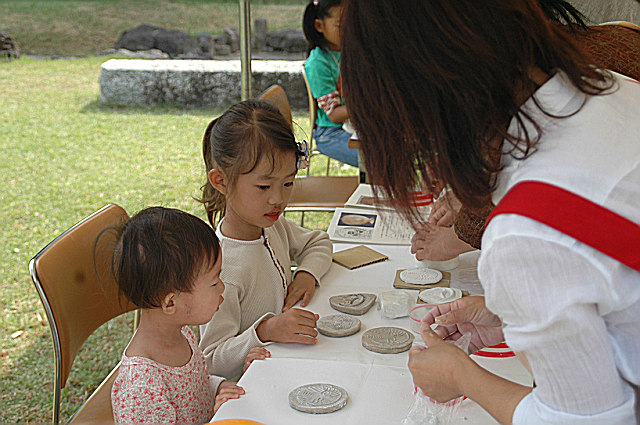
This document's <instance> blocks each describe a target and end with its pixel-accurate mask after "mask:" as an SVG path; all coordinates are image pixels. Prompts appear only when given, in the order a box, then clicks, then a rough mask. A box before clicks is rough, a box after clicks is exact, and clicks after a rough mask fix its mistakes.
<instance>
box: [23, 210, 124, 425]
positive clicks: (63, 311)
mask: <svg viewBox="0 0 640 425" xmlns="http://www.w3.org/2000/svg"><path fill="white" fill-rule="evenodd" d="M127 218H128V215H127V213H126V211H125V210H124V209H123V208H122V207H120V206H118V205H114V204H110V205H107V206H105V207H103V208H102V209H100V210H99V211H97V212H95V213H93V214H91V215H90V216H89V217H87V218H85V219H84V220H82V221H80V222H79V223H77V224H75V225H74V226H73V227H71V228H70V229H68V230H67V231H65V232H64V233H63V234H61V235H60V236H58V237H57V238H56V239H54V240H53V241H52V242H51V243H49V244H48V245H47V246H46V247H44V248H43V249H42V250H41V251H40V252H39V253H38V254H36V255H35V256H34V257H33V258H32V259H31V261H30V262H29V272H30V273H31V278H32V279H33V283H34V285H35V287H36V290H37V291H38V294H39V295H40V300H41V301H42V304H43V306H44V309H45V311H46V313H47V318H48V320H49V326H50V327H51V334H52V337H53V343H54V355H55V360H56V382H55V383H54V420H57V414H58V413H57V412H58V411H59V405H60V390H61V389H62V388H64V387H65V385H66V383H67V378H68V377H69V372H70V370H71V365H72V364H73V361H74V359H75V357H76V355H77V353H78V351H79V350H80V348H81V347H82V345H83V344H84V342H85V341H86V340H87V338H88V337H89V336H90V335H91V334H92V333H93V332H94V331H95V330H96V329H97V328H98V327H100V326H101V325H102V324H104V323H106V322H108V321H109V320H111V319H113V318H114V317H117V316H119V315H121V314H122V313H125V312H127V311H131V310H134V309H135V308H136V307H135V306H134V305H132V304H130V303H129V302H127V300H126V298H125V297H124V296H120V295H119V290H118V287H117V284H116V282H115V280H114V278H113V276H112V274H111V252H110V251H111V250H110V249H108V247H107V245H108V246H111V247H112V246H113V243H111V244H108V243H106V242H107V241H106V240H108V239H110V238H108V237H105V244H104V245H103V244H99V245H98V246H97V247H96V249H95V260H94V247H95V245H96V244H95V242H96V239H97V237H98V235H99V234H100V233H101V232H102V231H103V230H104V229H106V228H109V227H111V226H114V225H117V224H119V223H121V222H122V221H123V220H126V219H127Z"/></svg>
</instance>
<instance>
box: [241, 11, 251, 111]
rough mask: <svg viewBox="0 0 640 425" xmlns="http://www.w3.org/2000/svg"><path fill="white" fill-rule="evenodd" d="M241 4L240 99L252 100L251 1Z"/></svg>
mask: <svg viewBox="0 0 640 425" xmlns="http://www.w3.org/2000/svg"><path fill="white" fill-rule="evenodd" d="M239 2H240V4H239V5H240V82H241V87H240V98H241V99H242V100H246V99H250V98H251V0H239Z"/></svg>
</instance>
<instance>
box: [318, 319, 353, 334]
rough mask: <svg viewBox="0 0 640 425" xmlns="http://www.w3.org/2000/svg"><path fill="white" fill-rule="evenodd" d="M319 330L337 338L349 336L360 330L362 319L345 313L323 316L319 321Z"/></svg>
mask: <svg viewBox="0 0 640 425" xmlns="http://www.w3.org/2000/svg"><path fill="white" fill-rule="evenodd" d="M317 327H318V332H320V333H321V334H322V335H326V336H332V337H335V338H339V337H343V336H349V335H353V334H355V333H357V332H358V331H359V330H360V320H358V319H356V318H355V317H351V316H347V315H345V314H332V315H330V316H323V317H321V318H320V319H319V320H318V323H317Z"/></svg>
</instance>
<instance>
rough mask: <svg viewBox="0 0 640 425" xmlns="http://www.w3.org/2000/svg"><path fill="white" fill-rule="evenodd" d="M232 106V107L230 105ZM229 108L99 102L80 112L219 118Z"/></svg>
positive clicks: (303, 111)
mask: <svg viewBox="0 0 640 425" xmlns="http://www.w3.org/2000/svg"><path fill="white" fill-rule="evenodd" d="M229 106H231V105H229ZM227 109H228V107H216V108H212V107H198V106H183V105H147V106H141V105H103V104H101V103H100V101H99V100H94V101H93V102H90V103H87V104H86V105H84V106H83V107H82V108H80V112H81V113H83V114H109V115H139V114H153V115H185V114H187V115H193V116H210V117H217V116H218V115H221V114H222V113H223V112H224V111H226V110H227ZM291 112H292V113H293V114H294V115H302V116H303V117H304V118H306V117H307V116H308V115H307V114H308V113H309V111H308V110H307V109H305V108H292V110H291Z"/></svg>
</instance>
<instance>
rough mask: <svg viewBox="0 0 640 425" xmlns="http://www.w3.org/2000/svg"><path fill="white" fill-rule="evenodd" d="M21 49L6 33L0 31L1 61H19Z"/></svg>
mask: <svg viewBox="0 0 640 425" xmlns="http://www.w3.org/2000/svg"><path fill="white" fill-rule="evenodd" d="M19 57H20V49H19V48H18V44H17V43H16V42H15V40H14V39H13V38H11V36H10V35H9V34H7V33H6V32H2V31H0V59H9V60H11V59H18V58H19Z"/></svg>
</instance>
